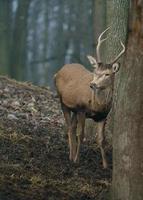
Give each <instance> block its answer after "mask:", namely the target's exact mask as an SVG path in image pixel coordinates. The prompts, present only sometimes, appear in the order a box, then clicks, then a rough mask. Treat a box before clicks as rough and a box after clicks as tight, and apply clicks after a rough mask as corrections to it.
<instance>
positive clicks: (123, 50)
mask: <svg viewBox="0 0 143 200" xmlns="http://www.w3.org/2000/svg"><path fill="white" fill-rule="evenodd" d="M120 43H121V46H122V47H123V49H122V51H121V52H120V53H119V55H118V56H117V57H116V58H115V59H114V60H113V61H112V64H113V63H115V62H116V61H117V60H118V59H119V58H120V57H121V56H122V54H123V53H124V52H125V50H126V48H125V45H124V44H123V43H122V41H121V40H120Z"/></svg>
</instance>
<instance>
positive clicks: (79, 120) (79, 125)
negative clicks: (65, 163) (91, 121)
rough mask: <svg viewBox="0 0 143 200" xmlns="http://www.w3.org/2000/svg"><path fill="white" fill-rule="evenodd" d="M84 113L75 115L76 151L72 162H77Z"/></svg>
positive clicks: (83, 124)
mask: <svg viewBox="0 0 143 200" xmlns="http://www.w3.org/2000/svg"><path fill="white" fill-rule="evenodd" d="M84 126H85V113H77V150H76V155H75V158H74V162H75V163H76V162H78V161H79V152H80V145H81V142H82V140H83V138H84Z"/></svg>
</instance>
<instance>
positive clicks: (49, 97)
mask: <svg viewBox="0 0 143 200" xmlns="http://www.w3.org/2000/svg"><path fill="white" fill-rule="evenodd" d="M65 132H66V128H65V127H64V119H63V115H62V112H61V109H60V105H59V101H58V98H56V97H54V95H53V94H52V92H51V91H50V90H49V88H48V87H37V86H34V85H32V84H31V83H20V82H17V81H15V80H12V79H9V78H7V77H2V76H0V199H2V200H107V199H108V198H107V196H108V193H109V188H110V183H111V173H112V164H111V162H112V161H111V158H112V155H111V146H110V145H106V147H105V150H106V154H107V157H108V162H109V168H108V169H106V170H105V169H103V168H102V160H101V155H100V151H99V149H98V148H97V145H96V143H95V140H93V139H89V140H87V142H86V143H85V144H83V145H82V147H81V152H80V163H79V164H73V163H71V162H70V161H69V159H68V154H69V150H68V144H67V135H66V133H65Z"/></svg>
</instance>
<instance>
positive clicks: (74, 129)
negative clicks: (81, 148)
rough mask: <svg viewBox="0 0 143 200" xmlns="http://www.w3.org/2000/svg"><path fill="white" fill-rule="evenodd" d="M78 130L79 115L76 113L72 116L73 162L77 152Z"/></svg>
mask: <svg viewBox="0 0 143 200" xmlns="http://www.w3.org/2000/svg"><path fill="white" fill-rule="evenodd" d="M76 129H77V115H76V113H73V115H72V160H73V161H74V158H75V155H76V150H77V141H76Z"/></svg>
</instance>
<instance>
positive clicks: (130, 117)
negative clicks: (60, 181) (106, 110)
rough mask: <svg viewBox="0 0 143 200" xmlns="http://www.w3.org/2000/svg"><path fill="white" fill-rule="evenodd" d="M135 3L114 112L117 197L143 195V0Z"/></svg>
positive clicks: (135, 198) (118, 199)
mask: <svg viewBox="0 0 143 200" xmlns="http://www.w3.org/2000/svg"><path fill="white" fill-rule="evenodd" d="M132 3H133V5H134V7H133V11H134V12H133V13H134V17H133V18H132V20H133V21H132V23H131V27H130V31H131V32H130V34H129V41H128V46H127V54H126V61H125V64H124V65H123V66H122V67H121V72H120V78H119V81H120V82H119V85H118V88H117V91H118V94H117V97H118V98H117V99H116V111H115V116H114V134H113V183H112V189H113V190H112V196H113V200H142V199H143V134H142V133H143V28H142V27H143V2H142V1H140V0H135V1H133V2H132Z"/></svg>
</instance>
